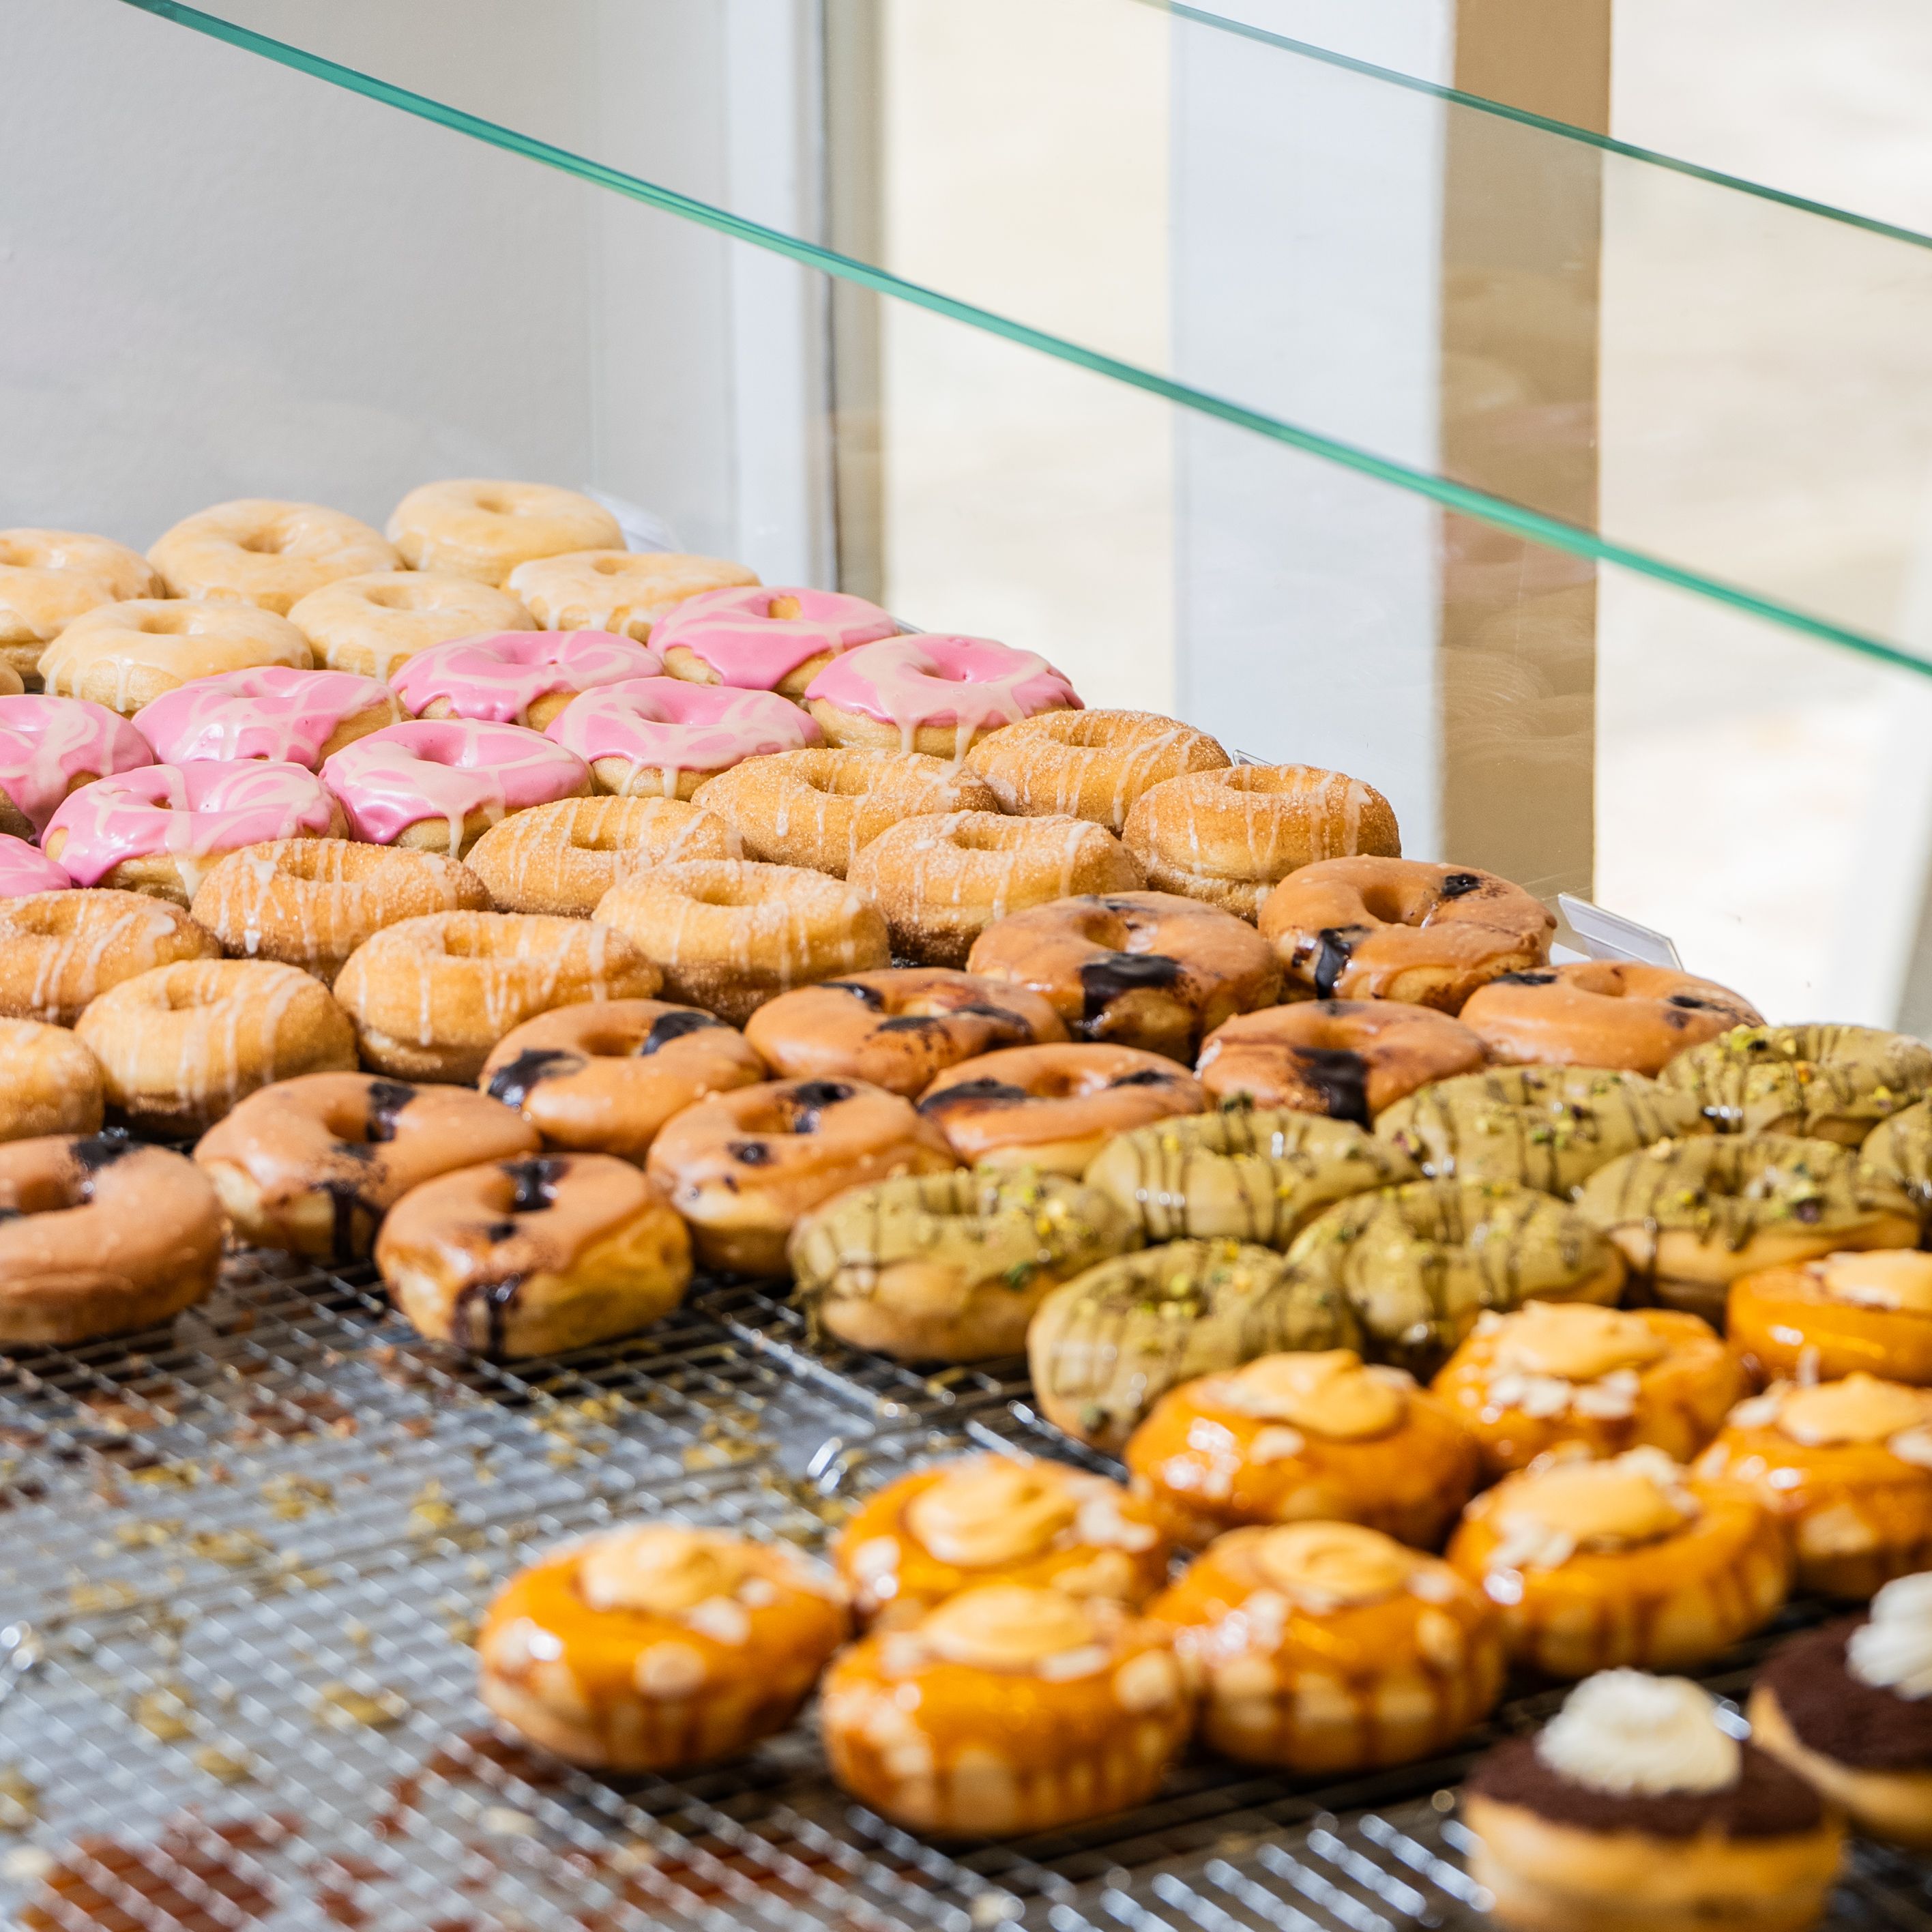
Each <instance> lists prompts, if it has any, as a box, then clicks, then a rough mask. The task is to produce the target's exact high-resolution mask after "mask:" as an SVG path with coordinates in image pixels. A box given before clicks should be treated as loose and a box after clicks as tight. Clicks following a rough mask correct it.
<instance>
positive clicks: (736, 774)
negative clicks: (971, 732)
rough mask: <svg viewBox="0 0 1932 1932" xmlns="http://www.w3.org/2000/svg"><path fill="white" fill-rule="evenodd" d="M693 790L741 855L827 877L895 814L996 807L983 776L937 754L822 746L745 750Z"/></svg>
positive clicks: (840, 874)
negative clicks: (759, 754)
mask: <svg viewBox="0 0 1932 1932" xmlns="http://www.w3.org/2000/svg"><path fill="white" fill-rule="evenodd" d="M694 796H695V797H696V798H697V802H698V803H699V804H700V805H703V806H704V807H705V808H706V809H707V810H709V811H715V812H717V813H718V814H720V815H721V816H722V817H724V819H725V820H726V821H727V823H729V824H730V827H731V829H732V830H733V832H736V834H737V835H738V836H739V838H741V839H742V841H744V846H745V851H746V853H748V855H749V856H751V857H752V858H754V859H769V860H770V861H771V862H772V863H773V864H774V865H808V866H810V867H811V869H812V870H813V871H817V872H829V873H830V874H832V877H834V878H835V879H842V878H844V877H846V875H847V873H848V872H849V871H850V869H851V866H852V862H853V860H854V859H856V858H857V857H858V856H859V851H860V850H861V849H862V847H865V846H867V845H869V844H871V841H873V840H874V838H877V837H878V836H879V835H880V833H881V832H886V831H889V829H891V828H892V826H895V825H896V824H898V822H899V821H900V820H901V819H904V818H919V817H931V816H932V815H933V814H935V813H938V812H947V811H998V809H999V801H998V799H995V797H994V796H993V793H992V787H990V786H989V784H987V783H986V781H985V780H984V779H983V778H975V777H974V775H973V774H972V773H971V772H968V771H962V769H960V768H959V766H956V765H949V764H947V763H946V762H945V761H944V760H943V759H940V758H932V757H926V755H925V754H923V753H922V752H918V751H914V752H913V753H911V754H910V755H907V754H903V753H900V752H897V751H834V750H831V749H829V748H823V747H820V748H815V749H812V750H808V751H781V752H779V753H778V754H776V756H775V757H766V758H748V759H747V760H745V762H744V763H742V764H741V765H738V766H734V767H733V769H731V770H730V771H728V772H720V773H719V774H718V776H717V777H716V778H707V779H706V781H705V782H704V783H703V785H701V786H700V787H699V789H698V790H697V793H694Z"/></svg>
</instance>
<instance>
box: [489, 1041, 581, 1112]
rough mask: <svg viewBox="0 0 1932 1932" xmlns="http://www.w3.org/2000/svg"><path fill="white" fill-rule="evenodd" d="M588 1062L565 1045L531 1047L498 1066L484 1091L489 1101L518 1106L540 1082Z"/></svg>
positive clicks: (571, 1071) (569, 1071) (578, 1068)
mask: <svg viewBox="0 0 1932 1932" xmlns="http://www.w3.org/2000/svg"><path fill="white" fill-rule="evenodd" d="M587 1065H589V1062H588V1061H586V1060H585V1058H583V1055H582V1054H580V1053H572V1052H570V1050H569V1049H568V1048H566V1047H561V1046H532V1047H530V1048H529V1049H526V1051H524V1052H522V1053H520V1054H518V1055H517V1057H516V1058H515V1059H514V1060H509V1061H505V1062H504V1063H503V1064H502V1066H501V1067H498V1068H497V1070H496V1072H495V1073H493V1074H491V1075H490V1085H489V1086H488V1088H487V1089H486V1090H485V1091H487V1093H488V1094H489V1096H490V1099H491V1100H500V1101H502V1103H503V1104H504V1106H506V1107H520V1106H522V1105H523V1103H524V1102H525V1101H526V1100H528V1099H529V1097H530V1089H531V1088H532V1087H535V1085H538V1082H541V1081H544V1080H554V1079H558V1078H559V1076H562V1075H564V1074H567V1073H582V1072H583V1070H584V1068H585V1067H586V1066H587Z"/></svg>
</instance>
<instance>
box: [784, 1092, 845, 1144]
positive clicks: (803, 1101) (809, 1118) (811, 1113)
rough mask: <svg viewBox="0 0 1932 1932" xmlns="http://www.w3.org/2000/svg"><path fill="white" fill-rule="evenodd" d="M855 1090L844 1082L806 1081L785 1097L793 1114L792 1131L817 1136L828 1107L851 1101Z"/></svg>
mask: <svg viewBox="0 0 1932 1932" xmlns="http://www.w3.org/2000/svg"><path fill="white" fill-rule="evenodd" d="M852 1094H853V1090H852V1088H850V1087H848V1086H847V1085H845V1083H844V1082H843V1081H842V1080H804V1081H801V1082H799V1084H798V1085H797V1086H796V1087H794V1088H793V1089H792V1090H791V1091H790V1093H789V1094H787V1095H786V1096H785V1103H786V1106H787V1108H788V1109H789V1111H790V1114H791V1130H792V1132H793V1133H795V1134H815V1133H817V1131H818V1123H819V1121H820V1118H821V1117H822V1116H823V1114H824V1112H825V1110H826V1108H827V1107H835V1106H838V1103H839V1102H840V1101H841V1100H850V1099H851V1097H852Z"/></svg>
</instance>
